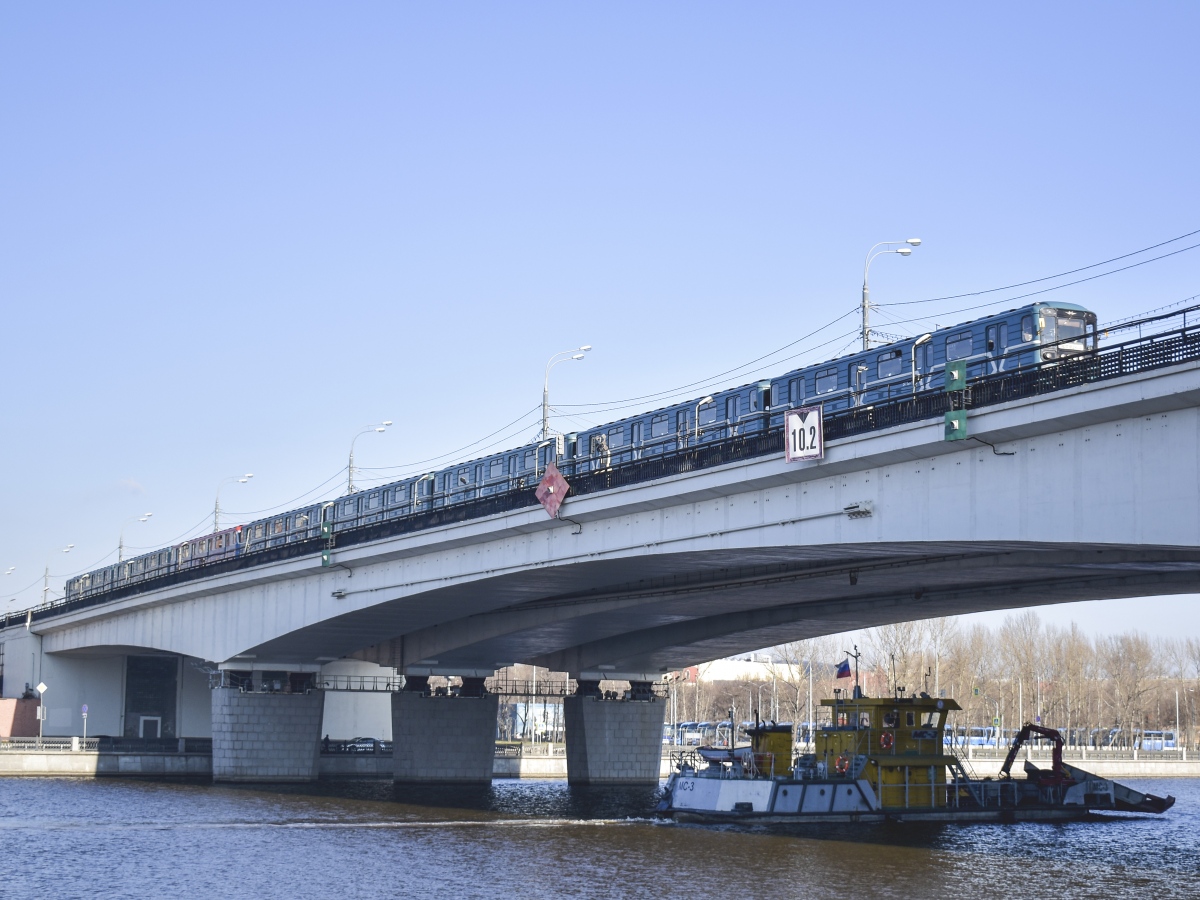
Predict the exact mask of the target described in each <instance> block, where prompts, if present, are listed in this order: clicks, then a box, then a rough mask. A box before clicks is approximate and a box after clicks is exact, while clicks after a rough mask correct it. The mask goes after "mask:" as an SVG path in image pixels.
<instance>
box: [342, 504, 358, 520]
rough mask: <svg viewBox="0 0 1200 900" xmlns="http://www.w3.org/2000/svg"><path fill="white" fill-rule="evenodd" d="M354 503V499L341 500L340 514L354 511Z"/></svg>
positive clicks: (348, 513)
mask: <svg viewBox="0 0 1200 900" xmlns="http://www.w3.org/2000/svg"><path fill="white" fill-rule="evenodd" d="M354 504H355V501H354V500H343V501H342V515H343V516H348V515H350V513H352V512H354Z"/></svg>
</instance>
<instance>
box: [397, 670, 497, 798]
mask: <svg viewBox="0 0 1200 900" xmlns="http://www.w3.org/2000/svg"><path fill="white" fill-rule="evenodd" d="M426 681H427V679H423V678H419V677H416V676H409V677H408V678H407V680H406V683H405V689H404V690H403V691H400V692H398V693H395V694H392V742H393V748H394V749H393V751H392V753H393V757H394V759H395V770H394V778H395V780H396V781H398V782H415V783H425V784H430V783H439V782H440V783H450V784H487V783H489V782H491V780H492V770H493V768H494V767H495V758H496V714H497V712H498V710H499V698H498V697H496V696H495V695H492V694H487V693H486V692H485V691H484V690H483V679H482V678H478V679H475V678H466V679H463V687H462V690H461V692H460V693H459V695H458V696H453V697H452V696H431V695H430V693H429V692H428V690H427V689H426V688H425V682H426Z"/></svg>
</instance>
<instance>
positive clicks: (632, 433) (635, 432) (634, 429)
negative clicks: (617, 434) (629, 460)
mask: <svg viewBox="0 0 1200 900" xmlns="http://www.w3.org/2000/svg"><path fill="white" fill-rule="evenodd" d="M629 441H630V443H632V444H640V443H641V442H642V423H641V422H634V423H633V424H632V425H630V426H629Z"/></svg>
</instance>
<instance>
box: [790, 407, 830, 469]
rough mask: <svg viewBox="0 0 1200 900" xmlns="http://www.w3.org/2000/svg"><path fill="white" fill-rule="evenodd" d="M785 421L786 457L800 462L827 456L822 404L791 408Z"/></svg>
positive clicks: (791, 460)
mask: <svg viewBox="0 0 1200 900" xmlns="http://www.w3.org/2000/svg"><path fill="white" fill-rule="evenodd" d="M783 422H784V426H783V439H784V448H783V456H784V459H786V460H787V461H788V462H799V461H800V460H810V459H824V458H825V422H824V417H823V415H822V411H821V407H820V406H801V407H797V408H796V409H789V410H788V411H787V412H786V413H784V417H783Z"/></svg>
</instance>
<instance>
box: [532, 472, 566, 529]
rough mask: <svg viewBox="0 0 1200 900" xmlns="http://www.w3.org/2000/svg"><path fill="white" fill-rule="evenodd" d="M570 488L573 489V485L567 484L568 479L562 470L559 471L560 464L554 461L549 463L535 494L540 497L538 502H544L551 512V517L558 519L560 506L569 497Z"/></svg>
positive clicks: (544, 505) (547, 510)
mask: <svg viewBox="0 0 1200 900" xmlns="http://www.w3.org/2000/svg"><path fill="white" fill-rule="evenodd" d="M569 490H571V486H570V485H569V484H567V479H565V478H563V477H562V472H560V471H558V466H556V465H555V464H554V463H547V464H546V474H545V475H543V476H542V480H541V481H540V482H538V486H537V490H536V491H534V495H535V496H536V497H537V498H538V503H540V504H542V506H543V507H545V509H546V512H547V513H549V514H550V518H552V519H557V518H558V508H559V507H560V506H562V504H563V501H564V500H566V499H567V491H569Z"/></svg>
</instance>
